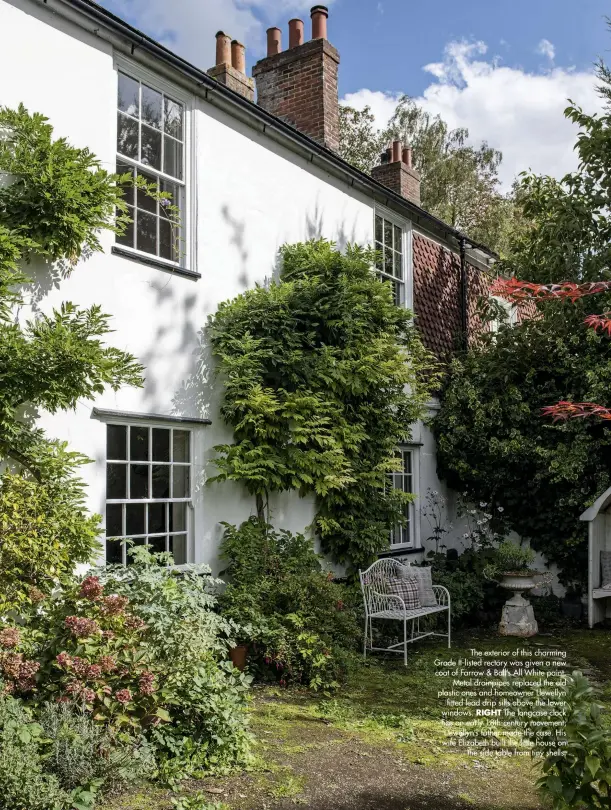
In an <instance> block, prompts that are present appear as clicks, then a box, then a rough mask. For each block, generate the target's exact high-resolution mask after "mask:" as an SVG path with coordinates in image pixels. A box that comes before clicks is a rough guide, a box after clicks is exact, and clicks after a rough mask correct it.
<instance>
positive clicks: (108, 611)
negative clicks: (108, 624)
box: [102, 594, 129, 616]
mask: <svg viewBox="0 0 611 810" xmlns="http://www.w3.org/2000/svg"><path fill="white" fill-rule="evenodd" d="M128 604H129V599H128V598H127V596H118V595H117V594H112V595H111V596H105V597H104V599H103V600H102V613H103V614H104V616H121V615H122V614H123V613H125V608H126V607H127V606H128Z"/></svg>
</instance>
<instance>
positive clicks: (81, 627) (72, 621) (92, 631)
mask: <svg viewBox="0 0 611 810" xmlns="http://www.w3.org/2000/svg"><path fill="white" fill-rule="evenodd" d="M64 624H65V625H66V627H67V628H68V629H69V630H71V631H72V633H73V634H74V635H75V636H76V637H77V638H87V637H88V636H94V635H96V634H98V633H99V632H101V631H100V625H99V624H98V623H97V622H96V621H95V619H85V618H81V617H80V616H66V618H65V620H64Z"/></svg>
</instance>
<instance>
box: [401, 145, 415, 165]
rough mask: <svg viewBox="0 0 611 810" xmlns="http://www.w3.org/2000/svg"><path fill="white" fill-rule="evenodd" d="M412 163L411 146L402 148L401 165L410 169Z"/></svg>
mask: <svg viewBox="0 0 611 810" xmlns="http://www.w3.org/2000/svg"><path fill="white" fill-rule="evenodd" d="M412 162H413V157H412V147H411V146H405V147H404V148H403V163H405V164H406V165H407V166H409V168H410V169H411V168H412Z"/></svg>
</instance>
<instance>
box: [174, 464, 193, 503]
mask: <svg viewBox="0 0 611 810" xmlns="http://www.w3.org/2000/svg"><path fill="white" fill-rule="evenodd" d="M173 476H174V490H173V493H172V497H173V498H188V497H189V468H188V467H174V468H173Z"/></svg>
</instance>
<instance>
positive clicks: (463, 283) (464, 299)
mask: <svg viewBox="0 0 611 810" xmlns="http://www.w3.org/2000/svg"><path fill="white" fill-rule="evenodd" d="M467 307H468V280H467V253H466V250H465V238H464V236H461V237H460V327H461V333H462V334H461V343H462V347H463V349H464V350H465V351H466V350H467V349H468V348H469V331H468V330H469V312H468V309H467Z"/></svg>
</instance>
